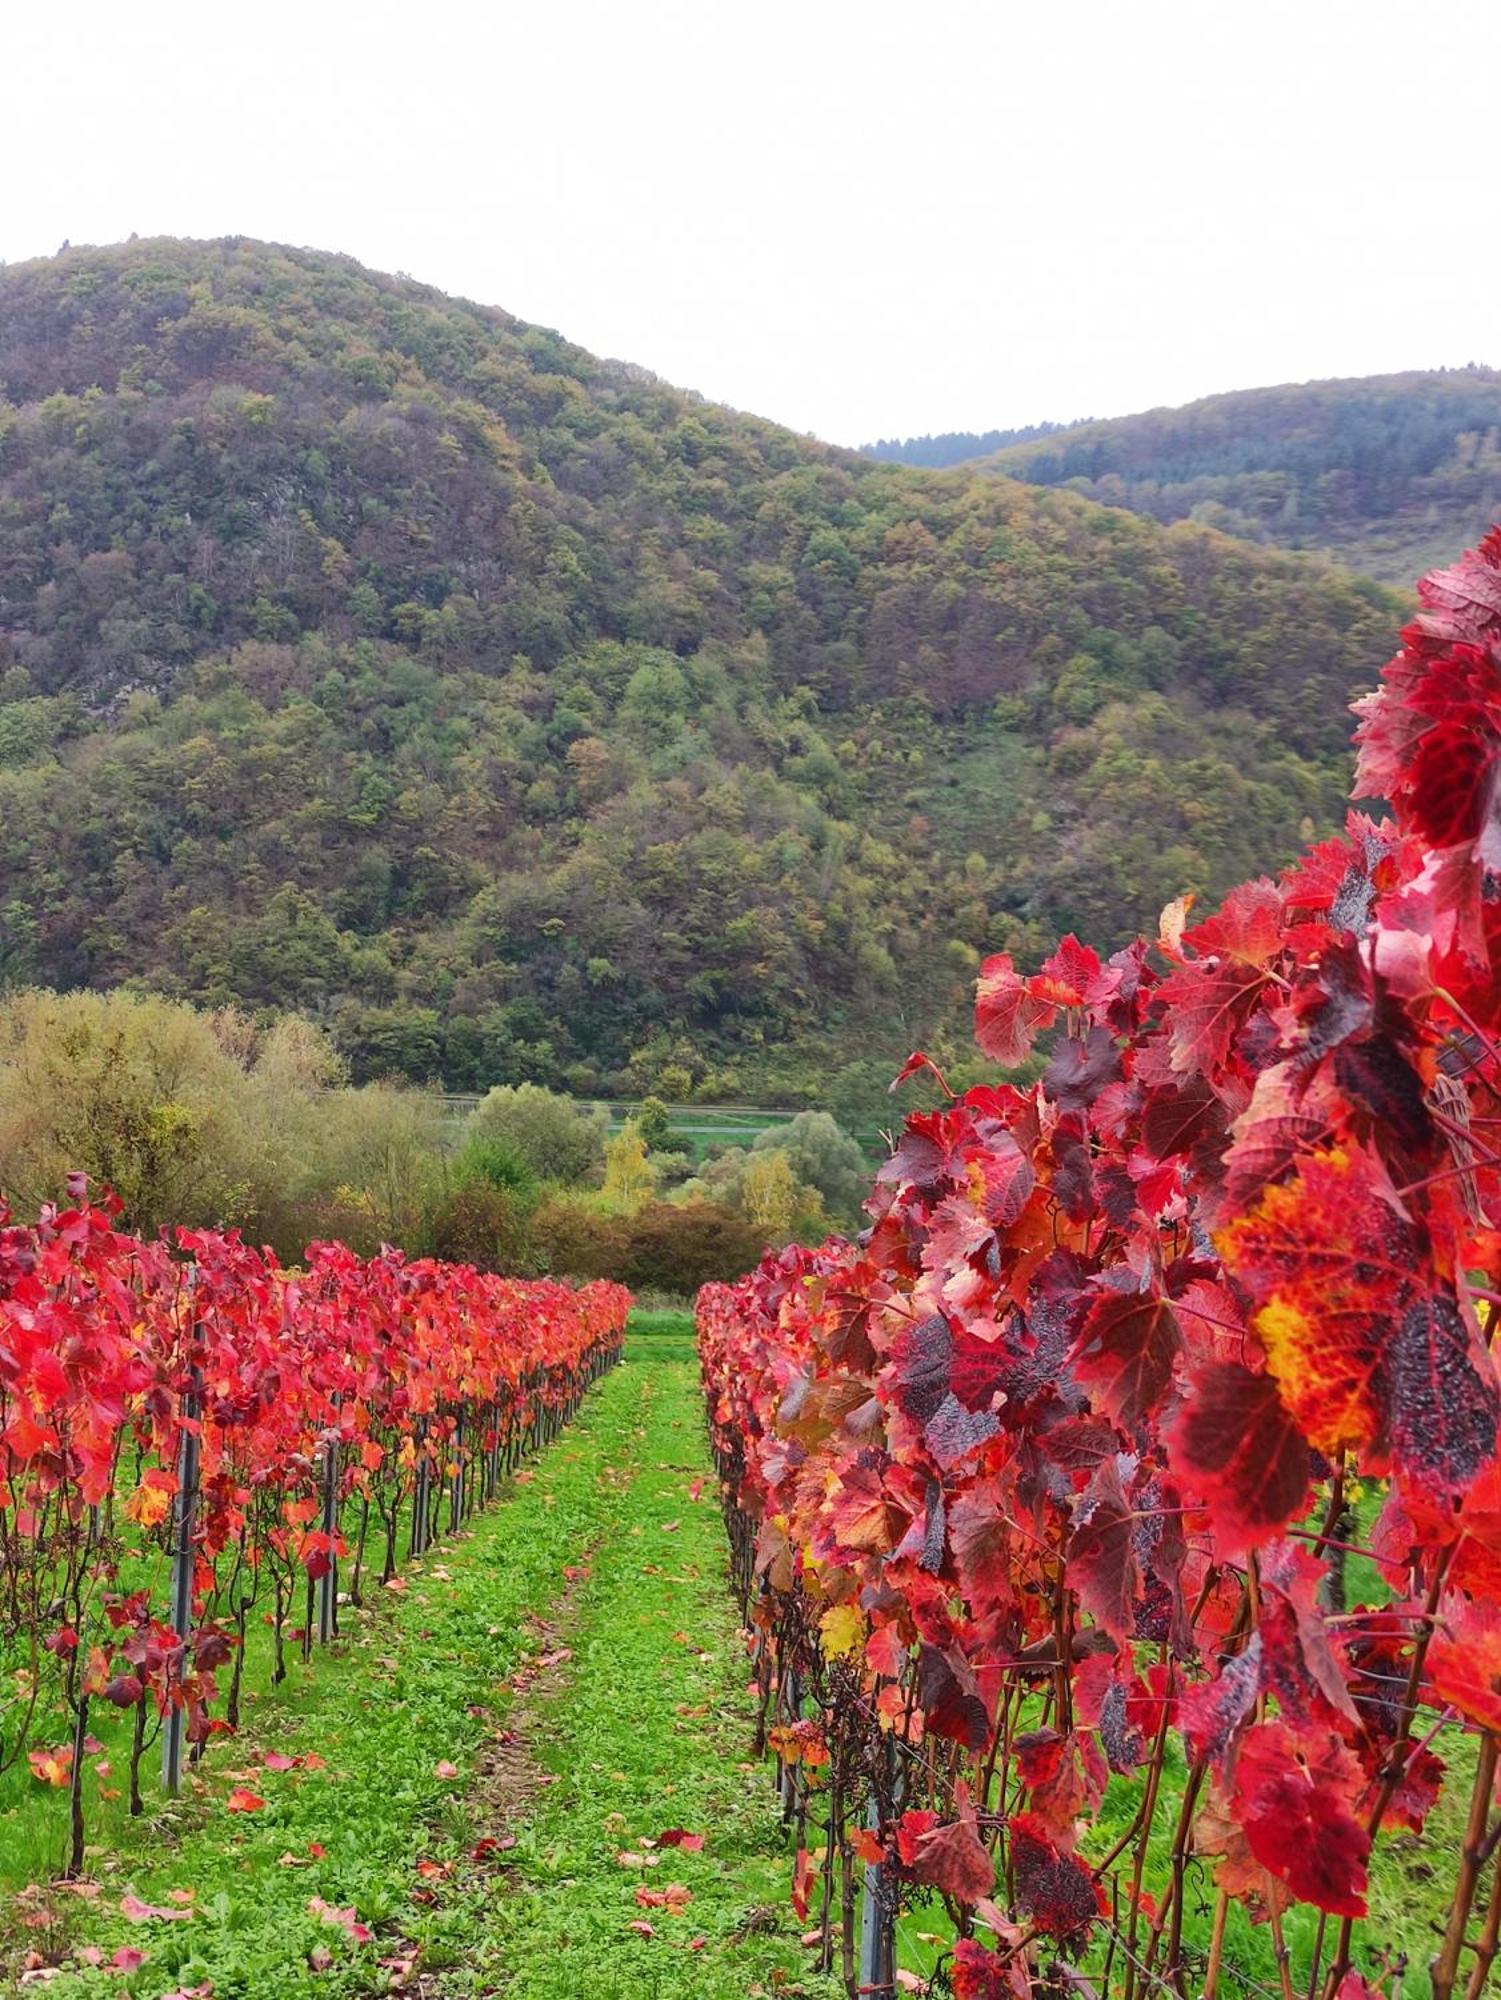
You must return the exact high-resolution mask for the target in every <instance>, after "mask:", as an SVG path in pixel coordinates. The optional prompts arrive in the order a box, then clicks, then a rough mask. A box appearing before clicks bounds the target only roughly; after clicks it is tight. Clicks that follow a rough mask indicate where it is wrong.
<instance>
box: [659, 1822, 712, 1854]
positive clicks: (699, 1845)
mask: <svg viewBox="0 0 1501 2000" xmlns="http://www.w3.org/2000/svg"><path fill="white" fill-rule="evenodd" d="M703 1844H704V1836H703V1834H701V1833H685V1832H684V1830H683V1828H682V1827H680V1826H670V1827H668V1829H667V1831H666V1833H659V1834H658V1835H657V1845H658V1847H681V1848H682V1849H683V1851H684V1853H685V1854H698V1853H700V1852H702V1849H703Z"/></svg>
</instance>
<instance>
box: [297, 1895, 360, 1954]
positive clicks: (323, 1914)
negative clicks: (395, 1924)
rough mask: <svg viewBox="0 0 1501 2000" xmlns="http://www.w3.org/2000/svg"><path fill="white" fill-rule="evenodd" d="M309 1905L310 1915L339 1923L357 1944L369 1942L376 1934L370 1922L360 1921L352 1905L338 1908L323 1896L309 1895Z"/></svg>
mask: <svg viewBox="0 0 1501 2000" xmlns="http://www.w3.org/2000/svg"><path fill="white" fill-rule="evenodd" d="M307 1906H308V1913H309V1915H310V1916H314V1917H318V1918H320V1919H321V1920H322V1921H323V1922H324V1923H325V1924H337V1926H338V1927H339V1929H340V1930H341V1931H344V1932H346V1933H347V1934H348V1936H350V1937H352V1938H353V1939H354V1941H355V1943H356V1944H368V1943H369V1942H370V1940H371V1938H372V1937H374V1935H375V1933H374V1931H372V1930H371V1928H370V1926H369V1925H368V1924H362V1923H361V1922H360V1920H359V1917H358V1916H357V1915H356V1913H355V1910H354V1908H353V1906H352V1905H351V1906H350V1907H349V1908H347V1909H342V1910H341V1909H336V1908H335V1907H334V1905H333V1904H332V1903H326V1902H325V1901H324V1900H323V1898H322V1897H321V1896H309V1897H308V1905H307Z"/></svg>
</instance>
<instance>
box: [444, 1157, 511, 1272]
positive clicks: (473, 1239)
mask: <svg viewBox="0 0 1501 2000" xmlns="http://www.w3.org/2000/svg"><path fill="white" fill-rule="evenodd" d="M529 1215H530V1207H529V1204H527V1203H526V1202H524V1201H523V1199H522V1198H521V1197H520V1196H518V1195H517V1194H516V1192H515V1191H514V1190H513V1189H510V1188H505V1187H494V1186H492V1185H491V1184H490V1183H488V1182H486V1181H482V1180H470V1181H463V1182H460V1184H459V1185H458V1186H457V1187H455V1188H453V1189H452V1190H451V1191H450V1192H449V1193H448V1194H447V1195H445V1196H444V1198H443V1200H442V1201H441V1202H440V1203H439V1205H438V1208H437V1210H436V1212H435V1213H434V1216H433V1224H432V1248H433V1255H434V1256H436V1257H442V1258H444V1259H446V1260H448V1261H450V1262H452V1263H455V1264H473V1265H474V1266H475V1267H476V1268H477V1269H478V1270H481V1271H508V1272H513V1273H514V1272H519V1271H523V1270H525V1269H526V1267H527V1266H528V1264H529V1262H530V1258H531V1244H530V1239H529V1232H528V1227H527V1224H528V1220H529Z"/></svg>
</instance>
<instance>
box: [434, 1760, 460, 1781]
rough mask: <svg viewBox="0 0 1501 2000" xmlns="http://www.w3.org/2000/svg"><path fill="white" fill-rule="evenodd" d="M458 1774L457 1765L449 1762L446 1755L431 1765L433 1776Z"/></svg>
mask: <svg viewBox="0 0 1501 2000" xmlns="http://www.w3.org/2000/svg"><path fill="white" fill-rule="evenodd" d="M458 1775H459V1767H458V1765H457V1764H452V1763H450V1762H449V1760H448V1759H447V1758H446V1757H443V1758H440V1759H439V1761H438V1762H437V1763H436V1764H434V1766H433V1776H434V1777H435V1778H456V1777H457V1776H458Z"/></svg>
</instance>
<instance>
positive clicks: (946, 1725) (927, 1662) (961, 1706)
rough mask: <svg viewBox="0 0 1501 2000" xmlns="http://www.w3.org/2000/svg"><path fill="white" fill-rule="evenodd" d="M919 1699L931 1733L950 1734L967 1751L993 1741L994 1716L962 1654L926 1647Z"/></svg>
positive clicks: (919, 1663) (920, 1666)
mask: <svg viewBox="0 0 1501 2000" xmlns="http://www.w3.org/2000/svg"><path fill="white" fill-rule="evenodd" d="M917 1699H918V1704H919V1706H920V1707H921V1709H922V1711H923V1718H924V1724H925V1727H926V1728H927V1730H928V1731H929V1733H930V1734H931V1735H934V1736H946V1737H948V1738H949V1739H950V1740H951V1741H952V1742H955V1743H962V1744H963V1745H964V1747H965V1749H966V1750H983V1749H984V1748H985V1745H986V1744H987V1743H988V1742H989V1741H990V1716H989V1713H988V1712H987V1710H986V1707H985V1703H984V1702H983V1701H982V1700H981V1698H980V1688H979V1683H978V1682H977V1681H976V1679H975V1677H974V1674H973V1672H972V1671H971V1668H970V1665H969V1662H968V1661H967V1660H966V1659H965V1657H964V1655H963V1654H962V1653H959V1652H948V1653H944V1652H940V1651H939V1649H938V1648H937V1647H936V1646H928V1645H925V1646H924V1647H923V1649H922V1651H921V1653H920V1654H919V1655H918V1661H917Z"/></svg>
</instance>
